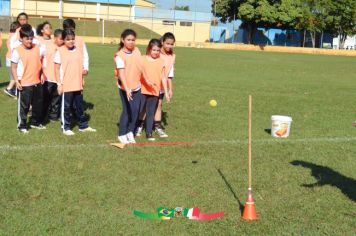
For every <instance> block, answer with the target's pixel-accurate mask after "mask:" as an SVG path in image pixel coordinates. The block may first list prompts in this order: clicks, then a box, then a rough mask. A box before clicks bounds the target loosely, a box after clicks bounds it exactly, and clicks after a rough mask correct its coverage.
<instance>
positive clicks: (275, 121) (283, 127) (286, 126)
mask: <svg viewBox="0 0 356 236" xmlns="http://www.w3.org/2000/svg"><path fill="white" fill-rule="evenodd" d="M271 120H272V128H271V135H272V137H275V138H288V136H289V134H290V128H291V125H292V117H289V116H272V117H271Z"/></svg>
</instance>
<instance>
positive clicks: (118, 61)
mask: <svg viewBox="0 0 356 236" xmlns="http://www.w3.org/2000/svg"><path fill="white" fill-rule="evenodd" d="M115 64H116V71H118V72H119V73H118V75H116V76H115V77H116V79H117V80H118V81H117V82H118V84H119V80H120V81H121V84H122V86H123V87H124V89H125V91H126V96H127V100H129V101H131V100H132V94H131V89H130V88H129V86H128V85H127V80H126V76H125V62H124V60H122V59H121V58H120V57H119V56H118V55H116V56H115Z"/></svg>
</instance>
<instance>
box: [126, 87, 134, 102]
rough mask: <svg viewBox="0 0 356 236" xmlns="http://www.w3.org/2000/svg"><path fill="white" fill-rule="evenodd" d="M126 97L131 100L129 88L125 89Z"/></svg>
mask: <svg viewBox="0 0 356 236" xmlns="http://www.w3.org/2000/svg"><path fill="white" fill-rule="evenodd" d="M126 97H127V100H128V101H132V100H133V98H132V92H131V89H127V90H126Z"/></svg>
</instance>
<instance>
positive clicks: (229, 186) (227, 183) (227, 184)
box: [217, 169, 244, 215]
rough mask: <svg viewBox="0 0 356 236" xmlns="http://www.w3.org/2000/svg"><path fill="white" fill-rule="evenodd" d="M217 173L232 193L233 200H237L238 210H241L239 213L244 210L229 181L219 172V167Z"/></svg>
mask: <svg viewBox="0 0 356 236" xmlns="http://www.w3.org/2000/svg"><path fill="white" fill-rule="evenodd" d="M217 171H218V173H219V175H220V176H221V178H222V179H223V181H224V183H225V185H226V187H227V188H228V189H229V191H230V192H231V193H232V195H233V196H234V198H235V200H236V201H237V203H238V204H239V209H240V212H241V215H242V213H243V211H244V205H243V204H242V203H241V201H240V199H239V197H238V196H237V194H236V193H235V191H234V190H233V189H232V187H231V185H230V183H229V182H228V181H227V179H226V178H225V175H224V174H223V173H222V172H221V170H220V169H217Z"/></svg>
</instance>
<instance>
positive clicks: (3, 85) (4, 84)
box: [0, 81, 10, 88]
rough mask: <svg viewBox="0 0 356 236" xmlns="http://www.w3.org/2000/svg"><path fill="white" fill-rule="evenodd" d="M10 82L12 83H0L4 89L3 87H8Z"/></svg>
mask: <svg viewBox="0 0 356 236" xmlns="http://www.w3.org/2000/svg"><path fill="white" fill-rule="evenodd" d="M9 82H10V81H7V82H1V83H0V87H1V88H2V87H5V86H7V85H8V84H9Z"/></svg>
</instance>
